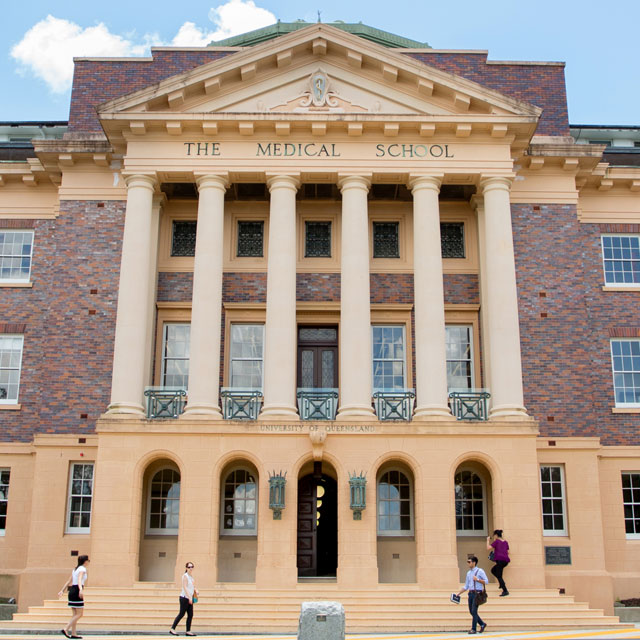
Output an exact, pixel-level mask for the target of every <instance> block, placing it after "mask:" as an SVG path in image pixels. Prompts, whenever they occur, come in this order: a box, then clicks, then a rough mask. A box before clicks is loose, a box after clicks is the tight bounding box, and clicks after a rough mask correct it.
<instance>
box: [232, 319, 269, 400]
mask: <svg viewBox="0 0 640 640" xmlns="http://www.w3.org/2000/svg"><path fill="white" fill-rule="evenodd" d="M263 346H264V325H262V324H232V325H231V371H230V375H229V386H231V387H235V388H244V389H262V359H263Z"/></svg>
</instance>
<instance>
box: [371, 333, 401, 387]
mask: <svg viewBox="0 0 640 640" xmlns="http://www.w3.org/2000/svg"><path fill="white" fill-rule="evenodd" d="M371 330H372V342H373V388H374V390H376V391H391V390H393V391H396V390H399V389H404V388H405V385H406V370H407V366H406V356H405V330H404V325H391V326H389V325H374V326H372V327H371Z"/></svg>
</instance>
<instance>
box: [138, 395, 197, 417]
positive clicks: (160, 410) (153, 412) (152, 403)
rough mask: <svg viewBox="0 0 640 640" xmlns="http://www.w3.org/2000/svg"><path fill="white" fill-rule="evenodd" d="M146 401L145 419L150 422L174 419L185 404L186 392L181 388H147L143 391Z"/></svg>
mask: <svg viewBox="0 0 640 640" xmlns="http://www.w3.org/2000/svg"><path fill="white" fill-rule="evenodd" d="M144 395H145V398H146V401H147V418H149V419H150V420H155V419H160V418H165V419H167V418H168V419H172V418H173V419H175V418H177V417H178V416H179V415H180V414H181V413H182V412H183V411H184V406H185V404H186V403H187V390H186V389H182V388H181V387H147V388H146V389H145V391H144Z"/></svg>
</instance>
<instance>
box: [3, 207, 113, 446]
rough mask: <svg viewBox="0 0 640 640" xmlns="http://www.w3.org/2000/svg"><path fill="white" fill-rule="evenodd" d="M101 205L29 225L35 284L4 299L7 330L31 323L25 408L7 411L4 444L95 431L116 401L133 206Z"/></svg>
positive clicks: (6, 292) (7, 292)
mask: <svg viewBox="0 0 640 640" xmlns="http://www.w3.org/2000/svg"><path fill="white" fill-rule="evenodd" d="M101 204H102V203H101ZM97 205H98V203H97V202H61V203H60V215H59V216H58V217H57V218H56V219H55V220H33V221H30V223H29V227H30V228H33V230H34V245H33V264H32V269H31V282H32V284H33V286H32V287H31V288H15V289H14V288H5V289H3V291H2V296H1V298H0V319H1V320H2V323H3V324H4V326H5V330H6V329H7V327H9V328H11V325H23V327H24V348H23V358H22V371H21V375H20V394H19V403H20V405H21V408H20V410H18V411H0V424H1V425H2V427H1V428H2V440H3V441H22V442H26V441H30V440H31V439H32V438H33V435H34V434H35V433H78V434H80V433H91V432H93V430H94V425H95V420H96V419H97V418H98V416H100V415H101V414H102V413H103V412H104V411H105V409H106V407H107V405H108V403H109V395H110V389H111V366H112V359H113V338H114V331H115V318H116V306H117V297H118V294H117V291H118V279H119V273H120V251H121V243H122V231H123V226H124V211H125V203H124V202H119V201H114V202H105V203H104V206H103V207H98V206H97ZM21 222H24V221H21ZM3 226H4V225H3ZM22 228H24V227H22ZM93 291H95V293H92V292H93ZM14 328H19V327H16V326H14Z"/></svg>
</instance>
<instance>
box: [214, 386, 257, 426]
mask: <svg viewBox="0 0 640 640" xmlns="http://www.w3.org/2000/svg"><path fill="white" fill-rule="evenodd" d="M220 397H221V398H222V416H223V417H224V419H225V420H257V419H258V414H259V413H260V406H261V405H262V391H260V390H259V389H240V388H237V387H226V388H223V389H222V391H220Z"/></svg>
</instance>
